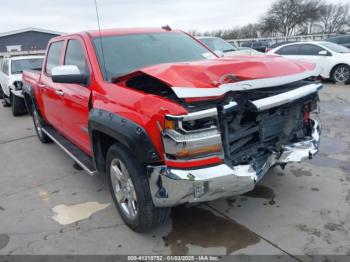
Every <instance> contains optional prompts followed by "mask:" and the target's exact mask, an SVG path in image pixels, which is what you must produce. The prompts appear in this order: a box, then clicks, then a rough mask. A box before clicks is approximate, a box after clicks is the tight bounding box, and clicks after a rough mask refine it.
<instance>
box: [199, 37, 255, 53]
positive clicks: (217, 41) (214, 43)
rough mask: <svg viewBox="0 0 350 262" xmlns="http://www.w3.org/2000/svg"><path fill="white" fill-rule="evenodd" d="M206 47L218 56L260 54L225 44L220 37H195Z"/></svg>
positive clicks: (252, 50)
mask: <svg viewBox="0 0 350 262" xmlns="http://www.w3.org/2000/svg"><path fill="white" fill-rule="evenodd" d="M197 39H199V40H200V41H201V42H203V43H204V44H205V45H206V46H207V47H209V48H210V49H211V50H213V51H214V52H215V53H216V54H217V55H218V56H234V55H257V54H261V53H260V52H257V51H255V50H254V49H251V48H249V49H241V48H239V47H237V46H235V45H233V44H231V43H228V42H226V41H225V40H224V39H222V38H220V37H213V36H202V37H197Z"/></svg>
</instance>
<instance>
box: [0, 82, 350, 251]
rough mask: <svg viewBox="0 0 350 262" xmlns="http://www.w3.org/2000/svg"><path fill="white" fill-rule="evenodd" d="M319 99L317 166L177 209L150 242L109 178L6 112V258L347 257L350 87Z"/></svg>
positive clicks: (0, 235)
mask: <svg viewBox="0 0 350 262" xmlns="http://www.w3.org/2000/svg"><path fill="white" fill-rule="evenodd" d="M321 101H322V102H321V116H322V125H323V134H322V141H321V151H320V154H319V155H318V156H317V157H316V158H315V159H313V160H311V161H308V162H305V163H302V164H291V165H288V166H287V167H286V170H285V171H282V170H281V169H280V168H279V167H276V168H274V169H272V170H271V171H270V172H269V173H268V174H267V175H266V176H265V177H264V179H262V181H261V183H260V184H259V185H258V186H257V187H256V189H255V190H254V191H253V192H250V193H248V194H246V195H244V196H237V197H232V198H230V199H223V200H219V201H215V202H212V203H208V204H203V205H201V206H199V207H190V208H186V207H178V208H175V209H174V210H173V212H172V219H171V220H169V222H168V223H167V224H165V225H164V226H162V227H161V228H159V229H157V230H155V231H154V232H150V233H148V234H145V235H140V234H136V233H134V232H132V231H130V230H129V229H128V228H127V227H126V226H125V225H124V224H123V222H122V220H121V219H120V217H119V215H118V213H117V211H116V209H115V208H114V206H113V204H112V200H111V197H110V194H109V192H108V189H107V186H106V184H105V183H104V181H103V179H101V178H99V177H90V176H88V175H85V173H84V172H83V171H80V170H79V169H77V168H76V167H75V166H74V163H73V161H72V160H71V159H70V158H69V157H68V156H66V155H65V153H63V151H61V150H60V149H59V148H58V147H57V146H56V145H54V144H50V145H43V144H41V143H40V142H39V140H38V139H37V138H36V136H35V133H34V130H33V125H32V120H31V118H30V117H29V116H23V117H18V118H14V117H12V115H11V110H10V109H9V108H2V107H1V108H0V166H1V171H0V221H1V222H0V254H222V255H225V254H282V255H303V254H310V255H316V254H324V255H331V254H348V255H350V236H349V232H350V147H349V145H350V133H349V130H350V86H337V85H330V84H326V85H325V88H324V89H323V90H322V92H321ZM55 214H56V216H54V215H55ZM70 222H72V223H70ZM68 223H70V224H68ZM290 258H292V257H290Z"/></svg>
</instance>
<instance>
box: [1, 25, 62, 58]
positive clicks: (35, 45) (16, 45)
mask: <svg viewBox="0 0 350 262" xmlns="http://www.w3.org/2000/svg"><path fill="white" fill-rule="evenodd" d="M62 34H63V33H61V32H56V31H51V30H46V29H39V28H32V27H31V28H24V29H20V30H15V31H10V32H5V33H0V57H3V56H5V55H6V54H8V53H14V52H16V53H18V54H27V53H32V54H33V53H44V52H45V50H46V46H47V43H48V42H49V41H50V39H51V38H53V37H56V36H59V35H62Z"/></svg>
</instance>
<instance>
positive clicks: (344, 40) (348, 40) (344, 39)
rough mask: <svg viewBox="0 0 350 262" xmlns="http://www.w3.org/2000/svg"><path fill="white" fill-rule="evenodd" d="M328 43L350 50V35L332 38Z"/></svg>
mask: <svg viewBox="0 0 350 262" xmlns="http://www.w3.org/2000/svg"><path fill="white" fill-rule="evenodd" d="M326 41H328V42H332V43H335V44H338V45H342V46H345V47H347V48H350V35H340V36H335V37H330V38H328V39H326Z"/></svg>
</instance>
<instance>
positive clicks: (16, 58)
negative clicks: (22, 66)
mask: <svg viewBox="0 0 350 262" xmlns="http://www.w3.org/2000/svg"><path fill="white" fill-rule="evenodd" d="M36 58H45V56H43V55H27V56H26V55H24V56H12V57H11V58H10V59H11V60H23V59H36Z"/></svg>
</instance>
